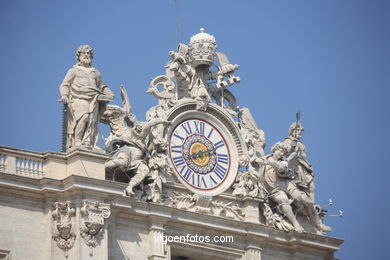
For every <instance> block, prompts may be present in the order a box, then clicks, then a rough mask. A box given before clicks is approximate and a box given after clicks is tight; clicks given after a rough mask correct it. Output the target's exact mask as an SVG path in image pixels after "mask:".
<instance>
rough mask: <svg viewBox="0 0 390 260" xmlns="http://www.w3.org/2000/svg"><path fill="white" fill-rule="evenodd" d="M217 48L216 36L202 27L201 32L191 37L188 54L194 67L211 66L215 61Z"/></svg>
mask: <svg viewBox="0 0 390 260" xmlns="http://www.w3.org/2000/svg"><path fill="white" fill-rule="evenodd" d="M216 50H217V42H216V41H215V38H214V36H212V35H211V34H208V33H205V32H204V29H203V28H200V33H198V34H195V35H194V36H192V37H191V40H190V44H189V48H188V54H189V56H190V60H191V63H192V64H193V66H194V67H197V66H205V67H210V66H211V65H212V64H213V62H214V57H215V52H216Z"/></svg>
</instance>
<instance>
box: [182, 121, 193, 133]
mask: <svg viewBox="0 0 390 260" xmlns="http://www.w3.org/2000/svg"><path fill="white" fill-rule="evenodd" d="M181 127H183V129H184V131H186V134H187V135H190V134H192V129H191V126H190V122H185V123H184V124H182V125H181Z"/></svg>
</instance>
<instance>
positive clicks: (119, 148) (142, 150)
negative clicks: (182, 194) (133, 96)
mask: <svg viewBox="0 0 390 260" xmlns="http://www.w3.org/2000/svg"><path fill="white" fill-rule="evenodd" d="M120 92H121V97H122V100H123V103H122V106H116V105H109V106H107V109H106V111H105V112H104V113H103V115H102V118H101V121H102V122H103V123H106V124H108V125H109V126H110V130H111V131H110V136H109V137H108V138H107V139H106V140H105V146H106V150H107V152H108V153H109V154H110V155H111V156H112V157H111V158H110V159H109V160H108V161H107V162H106V164H105V167H106V172H107V173H108V176H109V175H110V173H111V176H113V177H115V174H116V173H117V172H121V173H124V174H125V175H126V176H128V178H129V179H130V181H129V185H128V186H127V188H126V190H125V192H126V194H127V195H129V196H134V195H136V194H135V193H136V192H135V191H134V188H135V187H136V186H139V187H140V190H141V192H138V196H140V197H141V196H143V195H144V194H145V193H146V195H147V199H148V200H152V201H157V200H158V199H159V198H160V193H161V185H162V183H163V182H164V181H165V178H164V175H163V174H162V173H161V172H162V171H164V170H165V168H166V165H165V160H164V158H163V157H164V155H165V151H164V149H165V148H164V146H163V145H162V146H161V147H160V150H156V149H149V148H148V147H150V142H152V140H151V139H152V138H149V135H150V133H151V132H152V129H153V128H154V127H156V126H158V125H168V124H169V123H170V122H168V121H166V120H163V119H161V118H152V119H150V120H149V121H148V122H141V121H138V120H137V118H136V116H135V115H134V114H133V113H132V107H131V104H130V101H129V97H128V95H127V91H126V88H125V87H124V86H123V85H122V86H121V87H120ZM160 140H163V139H162V138H160ZM154 148H155V147H154ZM144 181H145V182H144ZM143 183H147V184H146V185H140V184H143Z"/></svg>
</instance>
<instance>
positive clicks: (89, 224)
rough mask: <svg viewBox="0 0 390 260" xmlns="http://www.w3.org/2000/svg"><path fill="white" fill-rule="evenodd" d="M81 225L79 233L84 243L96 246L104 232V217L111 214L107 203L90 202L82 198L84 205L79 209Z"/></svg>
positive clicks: (91, 246)
mask: <svg viewBox="0 0 390 260" xmlns="http://www.w3.org/2000/svg"><path fill="white" fill-rule="evenodd" d="M80 213H81V217H82V220H81V227H80V235H81V237H82V238H83V239H84V242H85V244H86V245H87V246H88V247H90V248H91V249H92V248H93V247H96V246H97V245H98V244H99V243H100V241H101V239H102V238H103V234H104V232H103V231H104V219H106V218H108V217H109V216H110V214H111V211H110V206H109V204H105V203H99V202H90V201H87V200H84V206H83V207H82V208H81V210H80Z"/></svg>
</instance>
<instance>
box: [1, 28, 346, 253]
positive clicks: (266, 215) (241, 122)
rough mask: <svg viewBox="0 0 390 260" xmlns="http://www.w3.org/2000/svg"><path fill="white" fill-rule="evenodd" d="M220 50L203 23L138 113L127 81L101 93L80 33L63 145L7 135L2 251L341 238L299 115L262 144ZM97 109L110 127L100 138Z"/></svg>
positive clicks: (254, 246)
mask: <svg viewBox="0 0 390 260" xmlns="http://www.w3.org/2000/svg"><path fill="white" fill-rule="evenodd" d="M216 50H217V44H216V40H215V38H214V36H212V35H210V34H208V33H205V31H204V29H201V32H200V33H198V34H196V35H194V36H193V37H192V38H191V40H190V43H189V45H188V46H187V45H185V44H180V45H179V48H178V50H177V51H172V52H170V57H171V60H170V61H169V62H168V63H167V65H166V73H165V74H164V75H161V76H157V77H155V78H154V79H153V80H152V81H151V84H150V87H149V89H148V90H147V93H148V94H152V95H153V96H155V97H156V98H157V100H158V104H157V105H156V106H154V107H152V108H151V109H150V110H149V111H147V113H146V121H145V122H142V121H139V120H137V118H136V116H135V115H134V114H133V113H132V106H131V104H130V98H129V96H128V94H127V91H126V88H125V87H124V86H121V88H120V89H121V93H120V94H121V96H122V100H123V104H122V106H117V105H112V104H107V103H108V102H109V101H110V100H112V98H113V93H112V92H111V91H110V90H109V89H108V87H107V86H106V85H104V84H103V82H102V81H101V78H100V73H98V72H97V70H96V69H94V68H93V67H91V62H92V49H91V48H90V47H89V46H80V48H79V49H78V52H77V53H78V59H79V60H78V62H79V63H78V65H77V66H76V67H77V68H76V69H79V70H80V71H81V72H80V71H75V69H74V68H73V69H71V72H68V74H69V73H70V74H71V75H67V77H66V79H67V78H68V80H66V79H65V80H64V82H63V83H62V84H61V87H60V89H61V100H60V101H62V102H64V103H65V106H64V116H65V117H64V134H63V137H64V140H63V144H64V148H65V149H64V151H63V152H61V153H59V152H45V153H37V152H31V151H25V150H22V149H16V148H11V147H5V146H0V195H1V196H0V202H1V203H0V234H1V236H0V259H14V260H15V259H39V260H42V259H44V260H46V259H47V260H49V259H56V260H57V259H58V260H60V259H76V260H77V259H83V260H85V259H91V260H93V259H96V260H98V259H99V260H100V259H102V260H103V259H118V260H119V259H132V260H133V259H134V260H144V259H150V260H155V259H167V260H170V259H172V260H176V259H189V260H192V259H193V260H195V259H213V260H215V259H216V260H223V259H237V260H260V259H262V260H276V259H278V260H279V259H286V260H287V259H302V260H303V259H307V260H309V259H310V260H313V259H314V260H315V259H318V260H320V259H321V260H325V259H328V260H332V259H334V258H333V254H334V252H335V251H337V250H338V249H339V246H340V245H341V243H342V242H343V240H341V239H338V238H332V237H329V236H325V232H329V231H330V230H331V228H330V227H328V226H326V225H325V224H324V223H323V221H324V217H325V216H326V211H325V210H323V209H322V208H321V207H320V206H318V205H317V204H315V200H314V170H313V167H312V165H311V164H310V163H309V162H308V159H307V151H306V147H305V145H304V144H303V143H302V141H301V136H302V132H303V126H302V125H301V123H299V122H298V121H299V116H297V120H296V122H294V124H293V125H292V126H291V127H290V130H289V136H288V137H287V138H286V139H285V140H283V141H281V142H278V143H276V144H275V145H274V146H273V147H272V154H269V155H265V153H264V146H265V134H264V131H263V130H261V129H260V128H259V127H258V125H257V124H256V122H255V120H254V119H253V117H252V115H251V112H250V110H249V109H248V108H240V107H239V106H238V105H237V101H236V99H235V97H234V95H233V94H232V92H230V90H228V87H229V86H233V85H235V84H237V83H239V82H240V78H239V77H238V76H236V75H235V73H236V71H237V70H238V68H239V66H238V65H237V64H231V63H229V61H228V59H227V56H226V55H225V54H223V53H221V52H217V51H216ZM84 56H85V57H84ZM84 58H85V61H84V62H83V60H82V59H84ZM215 60H218V66H216V68H217V69H216V70H212V66H211V65H213V64H214V62H215ZM79 67H80V68H79ZM76 72H77V73H76ZM72 73H73V74H74V75H73V74H72ZM72 75H73V76H72ZM71 76H72V77H73V78H72V80H69V77H71ZM78 77H79V78H78ZM96 77H97V78H98V79H99V80H98V81H96ZM85 78H89V79H92V80H93V81H96V82H97V83H99V84H97V85H96V84H95V83H96V82H95V83H94V84H92V85H91V82H90V80H84V79H85ZM91 89H93V90H94V91H93V93H89V90H91ZM95 90H96V91H95ZM77 91H78V92H77ZM87 92H88V93H87ZM77 93H78V94H77ZM83 93H87V94H88V95H89V94H90V95H91V96H90V97H89V96H88V95H84V94H83ZM72 100H73V101H72ZM77 102H78V103H77ZM76 103H77V104H76ZM82 104H89V108H88V109H89V110H88V109H87V107H84V106H83V105H82ZM80 106H81V108H80ZM75 115H78V116H77V117H75ZM72 116H73V118H72ZM76 118H79V119H77V120H75V119H76ZM69 119H70V121H69ZM72 120H73V121H72ZM80 120H81V121H82V120H86V121H85V122H89V123H88V124H86V125H84V124H81V125H80V126H78V124H79V123H80V122H81V121H80ZM97 121H100V122H102V123H105V124H108V125H109V126H110V130H111V132H110V136H109V137H108V138H107V139H106V140H105V146H106V149H105V150H103V149H100V148H98V147H96V140H95V139H96V135H95V133H96V131H97ZM77 129H79V130H77Z"/></svg>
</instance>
